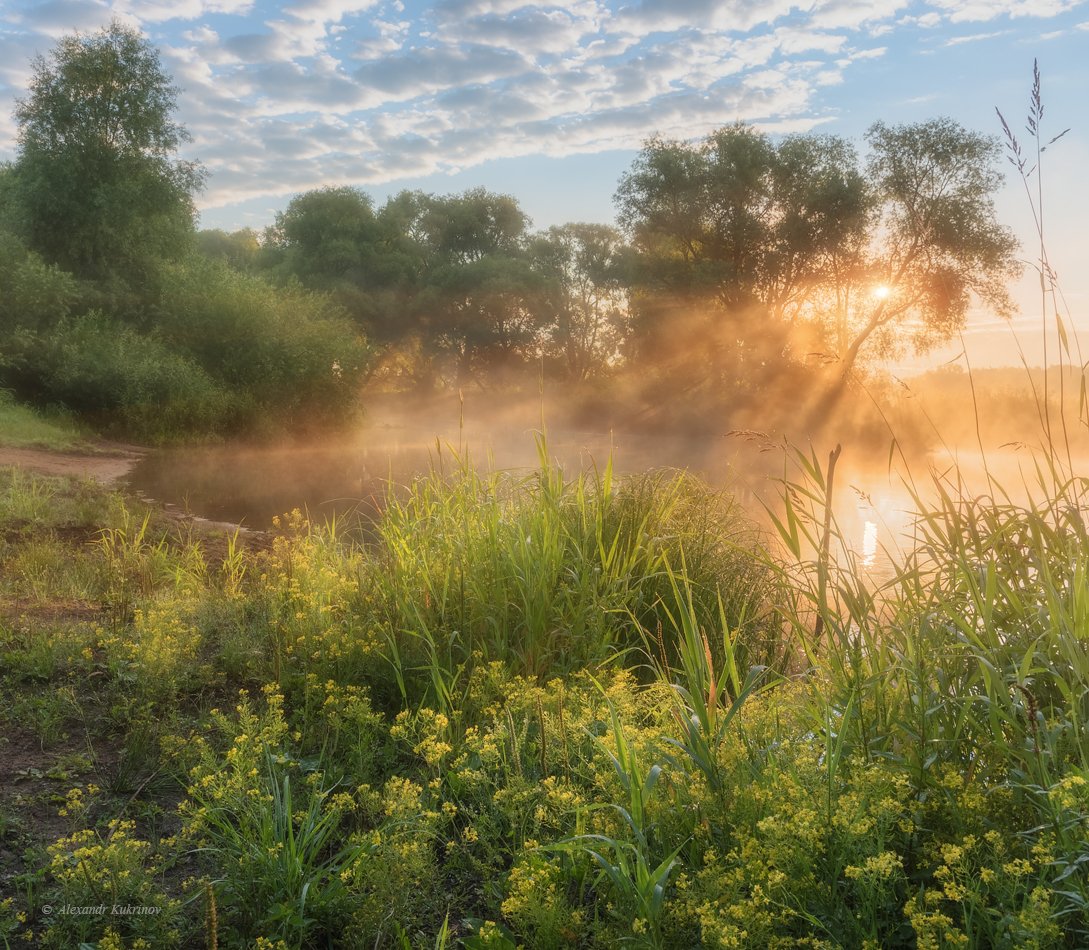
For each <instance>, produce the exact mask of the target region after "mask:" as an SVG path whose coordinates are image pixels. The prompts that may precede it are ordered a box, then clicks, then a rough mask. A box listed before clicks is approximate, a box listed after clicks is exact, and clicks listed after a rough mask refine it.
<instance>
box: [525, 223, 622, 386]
mask: <svg viewBox="0 0 1089 950" xmlns="http://www.w3.org/2000/svg"><path fill="white" fill-rule="evenodd" d="M626 250H627V248H626V247H625V245H624V243H623V241H622V239H621V237H620V233H619V232H618V231H617V230H616V229H615V228H610V227H608V226H607V225H603V224H565V225H563V226H562V227H553V228H549V229H548V231H547V232H545V233H544V234H542V235H540V236H538V237H537V238H536V239H535V240H534V241H533V243H532V244H531V246H530V249H529V253H530V258H531V260H532V262H533V266H534V268H535V269H536V270H537V271H538V272H539V273H541V275H542V276H543V277H544V279H545V281H546V286H545V289H544V295H543V300H544V306H545V310H546V313H545V316H546V328H545V329H546V334H547V340H546V347H547V352H548V354H549V356H550V357H551V358H552V360H553V361H554V362H555V363H556V364H557V366H558V368H559V371H560V373H561V375H562V376H563V377H564V378H566V379H568V380H572V381H575V382H582V381H584V380H587V379H590V378H591V377H594V376H600V375H603V374H604V373H606V372H608V370H609V369H610V367H611V366H612V365H613V364H615V363H616V362H617V360H618V359H619V356H620V351H621V348H622V346H623V344H624V340H625V332H626V329H627V327H626V324H627V315H628V307H627V292H626V288H625V286H624V283H625V280H624V263H625V252H626Z"/></svg>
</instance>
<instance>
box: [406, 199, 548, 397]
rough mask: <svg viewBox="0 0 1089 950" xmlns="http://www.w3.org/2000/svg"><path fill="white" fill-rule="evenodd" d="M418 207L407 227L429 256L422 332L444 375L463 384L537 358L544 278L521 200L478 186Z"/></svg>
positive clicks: (425, 257) (421, 300)
mask: <svg viewBox="0 0 1089 950" xmlns="http://www.w3.org/2000/svg"><path fill="white" fill-rule="evenodd" d="M416 209H417V216H416V219H415V221H413V222H411V223H410V224H409V228H408V230H409V233H411V234H412V235H413V236H414V239H415V240H417V241H418V242H419V244H420V246H421V249H422V251H423V261H424V269H423V273H422V275H421V292H420V297H419V300H418V304H419V308H420V314H421V318H420V319H421V332H422V336H423V340H424V343H425V346H426V348H428V349H430V351H431V352H432V354H433V355H434V357H435V359H436V361H437V363H438V364H439V365H438V367H437V368H438V369H439V372H440V373H441V374H443V375H445V376H447V377H448V378H449V377H452V378H453V379H454V380H455V381H456V382H457V384H458V385H459V386H460V385H466V384H467V383H468V382H470V381H476V382H482V381H483V379H484V377H485V376H486V375H489V374H494V373H495V372H497V371H501V370H504V369H514V368H517V367H518V366H524V365H525V363H526V362H527V360H530V359H534V358H536V357H537V356H539V355H540V342H541V340H540V333H541V321H542V315H541V314H542V310H541V306H540V299H539V298H540V294H541V291H542V288H543V281H542V279H541V277H540V275H539V274H538V273H537V272H536V271H535V270H534V269H533V267H532V264H531V261H530V258H529V255H528V254H527V251H526V242H527V235H526V230H527V227H528V225H529V219H528V218H527V217H526V215H525V213H524V212H523V211H522V209H521V208H519V207H518V202H517V201H515V200H514V199H513V198H511V197H510V196H508V195H499V194H495V193H493V192H489V191H486V190H485V189H483V188H477V189H474V190H472V191H467V192H465V193H464V194H462V195H451V196H444V197H434V196H422V197H420V198H419V199H418V201H417V203H416Z"/></svg>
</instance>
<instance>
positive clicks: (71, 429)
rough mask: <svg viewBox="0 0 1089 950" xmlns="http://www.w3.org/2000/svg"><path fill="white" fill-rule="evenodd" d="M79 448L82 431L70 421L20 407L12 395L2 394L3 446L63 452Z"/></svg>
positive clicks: (0, 439)
mask: <svg viewBox="0 0 1089 950" xmlns="http://www.w3.org/2000/svg"><path fill="white" fill-rule="evenodd" d="M79 444H80V431H79V429H78V428H77V427H76V426H75V425H74V424H73V423H72V421H71V420H69V419H66V418H64V417H63V416H59V415H57V414H53V416H52V417H50V416H47V415H44V414H42V413H40V412H36V411H35V410H33V409H31V408H30V407H29V406H20V405H18V404H17V403H16V402H15V401H14V399H12V397H11V394H10V393H9V392H6V391H4V390H0V445H10V446H14V447H15V448H23V447H35V448H46V449H54V450H64V449H73V448H75V447H76V446H78V445H79Z"/></svg>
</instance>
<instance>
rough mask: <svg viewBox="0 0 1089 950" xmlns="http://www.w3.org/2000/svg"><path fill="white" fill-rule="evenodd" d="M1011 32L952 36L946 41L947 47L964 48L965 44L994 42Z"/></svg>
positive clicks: (996, 31) (999, 31) (1000, 31)
mask: <svg viewBox="0 0 1089 950" xmlns="http://www.w3.org/2000/svg"><path fill="white" fill-rule="evenodd" d="M1009 32H1010V31H1009V30H995V32H993V33H971V34H969V35H968V36H951V37H950V38H949V39H947V40H946V41H945V45H946V46H962V45H964V44H965V43H979V42H981V41H982V40H993V39H994V38H995V37H998V36H1005V35H1007V34H1008V33H1009Z"/></svg>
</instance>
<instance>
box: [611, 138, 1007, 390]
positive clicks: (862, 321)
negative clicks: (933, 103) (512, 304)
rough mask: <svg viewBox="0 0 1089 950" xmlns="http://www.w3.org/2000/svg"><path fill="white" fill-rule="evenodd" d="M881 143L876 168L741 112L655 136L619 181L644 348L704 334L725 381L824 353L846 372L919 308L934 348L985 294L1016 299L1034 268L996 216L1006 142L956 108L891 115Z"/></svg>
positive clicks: (1002, 306) (887, 341)
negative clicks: (953, 115)
mask: <svg viewBox="0 0 1089 950" xmlns="http://www.w3.org/2000/svg"><path fill="white" fill-rule="evenodd" d="M867 141H868V143H869V145H870V149H871V153H870V156H869V160H868V162H867V164H866V165H865V169H864V170H863V168H862V167H861V166H860V164H859V160H858V157H857V155H856V153H855V150H854V149H853V148H852V146H851V145H850V144H849V143H847V142H845V141H844V140H842V139H838V138H834V137H831V136H814V135H795V136H789V137H787V138H786V139H784V140H783V141H782V142H781V143H780V144H778V145H775V144H773V143H772V142H771V140H770V139H769V138H768V137H767V136H765V135H763V134H761V133H759V132H757V131H755V130H754V129H751V128H749V127H747V126H744V125H740V124H738V125H735V126H730V127H727V128H724V129H720V130H718V131H717V132H715V133H713V134H711V135H710V136H708V137H707V138H706V139H705V140H704V141H703V142H701V143H697V144H695V145H690V144H687V143H684V142H675V141H665V140H661V139H653V140H651V141H650V142H649V143H647V145H646V146H645V147H644V149H643V151H642V153H641V154H640V156H639V157H638V158H637V159H636V161H635V163H634V165H633V167H632V169H631V171H629V172H628V173H627V174H626V175H625V176H624V177H623V178H622V179H621V182H620V186H619V189H618V191H617V202H618V205H619V217H620V220H621V222H622V223H623V224H624V226H625V227H626V228H628V230H629V231H630V232H631V234H632V235H633V238H634V241H635V245H636V248H637V250H638V252H639V253H638V258H637V269H636V288H637V291H638V295H637V298H636V299H637V303H638V307H637V325H638V324H639V323H641V324H642V326H641V332H642V334H643V336H644V343H643V345H644V347H645V348H649V349H658V348H660V347H661V346H662V345H663V344H668V342H669V340H670V338H671V337H673V338H675V337H676V335H677V334H678V333H682V334H686V335H688V336H693V335H694V336H696V337H697V338H698V339H700V340H701V341H702V342H703V344H704V345H705V347H706V348H707V353H708V357H709V366H710V372H711V373H712V374H714V376H715V378H716V379H718V378H722V377H723V376H724V375H726V370H727V367H728V366H731V367H735V368H736V364H746V363H747V364H748V366H747V367H744V366H743V368H742V369H741V370H740V372H742V374H744V373H745V372H749V371H752V370H754V369H757V368H758V367H759V366H760V365H762V364H763V363H766V362H768V361H771V362H774V363H775V364H777V365H780V366H781V365H782V357H783V355H784V354H785V355H787V356H788V357H789V356H791V355H793V356H795V358H797V357H798V356H805V355H807V354H810V353H813V352H816V353H821V352H823V353H826V354H829V356H830V358H831V359H834V360H835V361H837V362H838V363H839V365H840V376H841V377H842V378H846V376H847V374H848V373H849V372H850V370H851V369H852V368H853V366H854V365H855V363H856V361H857V360H858V358H859V356H860V354H861V353H862V352H863V350H864V348H866V349H868V350H869V351H873V352H877V353H883V354H887V353H889V352H892V351H893V350H895V337H894V336H893V334H892V333H891V330H890V328H891V327H893V326H894V325H899V324H902V323H903V322H904V321H905V320H906V319H907V318H908V317H914V318H916V319H917V320H918V326H919V329H918V330H917V332H916V334H915V338H914V343H915V345H916V348H917V349H919V350H923V349H925V348H927V347H928V346H930V345H932V344H933V343H934V342H938V341H941V340H945V339H948V338H949V336H950V335H951V334H952V333H954V332H955V331H956V330H957V329H959V328H960V327H962V326H963V324H964V320H965V318H966V314H967V308H968V303H969V299H970V297H971V295H973V294H974V295H975V296H976V297H978V298H980V299H982V300H983V301H984V303H986V304H987V305H989V306H991V307H993V308H995V309H997V310H998V311H999V312H1001V313H1004V312H1006V310H1007V308H1008V298H1007V296H1006V291H1005V283H1006V281H1007V280H1008V279H1009V278H1010V277H1011V276H1013V275H1014V274H1016V273H1017V272H1018V270H1019V265H1018V264H1017V262H1016V259H1015V257H1014V252H1015V249H1016V241H1015V240H1014V239H1013V236H1012V234H1011V233H1010V232H1009V231H1008V230H1007V229H1006V228H1004V227H1002V226H1001V225H999V224H998V223H997V221H996V220H995V217H994V206H993V200H992V198H993V195H994V193H995V191H996V190H997V188H998V186H999V184H1000V181H1001V179H1000V176H999V174H998V173H997V171H996V169H995V164H996V159H997V146H996V143H995V142H994V141H993V140H992V139H990V138H988V137H987V136H982V135H979V134H977V133H974V132H970V131H969V130H967V129H964V128H963V127H961V126H959V125H957V124H956V123H954V122H952V121H951V120H948V119H939V120H933V121H930V122H922V123H916V124H913V125H909V126H901V127H897V128H890V127H888V126H886V125H884V124H882V123H877V124H875V125H874V126H873V127H872V128H871V129H870V131H869V133H868V135H867ZM878 287H881V288H883V289H882V291H881V293H880V294H879V295H876V296H875V293H874V291H875V288H878ZM735 340H736V341H740V342H738V343H737V344H736V345H735V343H734V341H735ZM669 352H670V351H669V348H668V346H667V347H666V349H665V351H664V356H668V355H669ZM662 356H663V354H662V353H659V357H660V358H661V357H662Z"/></svg>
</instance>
